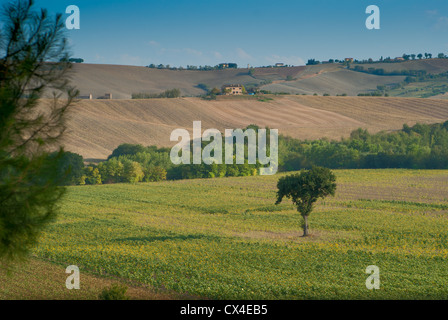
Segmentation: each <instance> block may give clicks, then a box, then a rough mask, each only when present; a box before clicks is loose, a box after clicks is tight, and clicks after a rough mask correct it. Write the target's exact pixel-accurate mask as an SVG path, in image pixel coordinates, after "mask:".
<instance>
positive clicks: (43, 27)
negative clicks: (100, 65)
mask: <svg viewBox="0 0 448 320" xmlns="http://www.w3.org/2000/svg"><path fill="white" fill-rule="evenodd" d="M33 5H34V4H33V1H32V0H28V1H20V0H19V1H13V2H9V3H8V4H6V5H4V6H3V8H2V16H1V18H2V21H1V22H2V24H1V25H2V27H1V30H0V259H1V261H5V262H7V261H10V260H12V259H15V258H23V257H26V255H27V253H28V252H29V249H30V248H31V247H32V246H33V245H35V244H36V242H37V240H38V236H39V234H40V232H41V230H42V228H43V227H44V226H45V225H46V224H47V223H48V222H49V221H51V220H52V219H53V218H54V217H55V213H56V204H57V201H58V200H59V199H60V198H61V196H62V195H63V193H64V189H63V188H61V187H58V184H59V183H60V181H59V180H60V179H61V178H62V177H61V176H60V174H58V170H55V168H56V166H57V163H58V161H60V159H61V157H62V154H63V152H62V150H61V151H60V152H59V153H58V154H53V155H52V156H49V155H48V151H49V150H50V148H52V147H53V148H54V146H55V143H56V142H57V141H58V139H59V138H60V136H61V135H62V133H63V132H64V128H65V127H64V115H65V114H66V111H67V108H68V107H69V106H70V104H71V103H72V100H73V99H74V97H75V96H76V95H77V92H76V91H75V90H74V89H73V88H71V87H70V86H69V83H68V72H69V69H70V65H71V64H70V63H69V62H68V54H67V49H66V39H65V37H64V34H63V32H64V24H63V21H62V18H61V15H57V16H56V17H49V16H48V14H47V11H46V10H41V11H40V12H37V11H35V10H34V9H33ZM50 94H52V99H48V101H45V102H42V100H41V98H42V97H43V96H44V95H46V96H50ZM61 97H63V99H59V98H61Z"/></svg>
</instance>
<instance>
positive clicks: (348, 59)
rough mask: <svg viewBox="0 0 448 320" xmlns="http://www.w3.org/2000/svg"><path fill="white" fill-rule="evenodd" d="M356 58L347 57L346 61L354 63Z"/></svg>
mask: <svg viewBox="0 0 448 320" xmlns="http://www.w3.org/2000/svg"><path fill="white" fill-rule="evenodd" d="M353 61H354V59H353V58H345V62H350V63H353Z"/></svg>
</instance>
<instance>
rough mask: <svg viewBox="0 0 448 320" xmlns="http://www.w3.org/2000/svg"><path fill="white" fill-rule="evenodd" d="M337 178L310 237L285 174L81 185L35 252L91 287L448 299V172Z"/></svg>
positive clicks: (233, 295)
mask: <svg viewBox="0 0 448 320" xmlns="http://www.w3.org/2000/svg"><path fill="white" fill-rule="evenodd" d="M334 172H335V174H336V176H337V183H338V189H337V192H336V196H335V197H334V198H326V199H325V200H320V202H318V205H317V206H316V208H315V211H314V212H313V213H312V214H311V216H310V228H311V233H312V236H311V237H307V238H303V237H301V235H302V230H301V221H302V220H301V217H300V215H299V214H298V213H297V212H296V211H295V209H294V207H293V206H292V203H290V202H288V201H284V202H283V203H282V204H281V205H279V206H275V205H274V202H275V192H276V183H277V180H278V179H279V177H280V175H276V176H257V177H241V178H222V179H207V180H188V181H176V182H161V183H147V184H136V185H131V184H115V185H99V186H78V187H70V188H69V190H68V193H67V195H66V197H65V199H64V201H63V202H62V204H61V214H60V216H59V218H58V220H57V221H56V222H55V223H53V224H52V225H51V226H50V227H49V228H47V230H46V232H45V233H44V235H43V237H42V238H41V241H40V245H39V246H38V247H37V248H35V250H34V255H35V256H37V257H38V259H40V260H50V261H52V262H54V263H56V264H58V265H60V266H64V267H65V266H68V265H78V266H79V268H80V271H81V287H82V285H83V282H82V281H83V278H82V277H83V276H82V275H83V273H85V274H88V275H94V276H96V277H101V276H105V275H107V276H115V277H119V278H120V279H125V280H127V281H129V282H132V283H134V284H135V283H138V284H142V285H145V286H148V287H151V288H153V289H154V290H155V291H157V290H165V291H164V292H166V291H168V292H174V293H176V294H179V295H191V296H194V297H200V298H210V299H392V298H394V299H430V298H432V299H447V298H448V171H436V170H427V171H420V170H335V171H334ZM369 265H376V266H378V267H379V269H380V281H381V287H380V289H379V290H368V289H367V288H366V285H365V283H366V279H367V277H368V276H369V275H368V274H366V267H367V266H369ZM30 278H32V277H30ZM29 281H32V280H29ZM25 288H26V286H25ZM25 290H26V289H24V291H25ZM81 291H82V289H81ZM0 293H1V292H0ZM16 295H17V293H16ZM3 297H4V298H8V295H7V294H6V295H5V294H4V295H3ZM87 297H89V298H91V297H92V296H91V295H90V296H86V298H87ZM78 298H79V294H78Z"/></svg>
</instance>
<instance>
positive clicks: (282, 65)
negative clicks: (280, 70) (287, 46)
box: [275, 62, 285, 67]
mask: <svg viewBox="0 0 448 320" xmlns="http://www.w3.org/2000/svg"><path fill="white" fill-rule="evenodd" d="M275 66H276V67H284V66H285V64H284V63H281V62H279V63H276V64H275Z"/></svg>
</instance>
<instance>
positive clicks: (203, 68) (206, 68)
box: [146, 63, 238, 71]
mask: <svg viewBox="0 0 448 320" xmlns="http://www.w3.org/2000/svg"><path fill="white" fill-rule="evenodd" d="M227 65H228V66H227V67H226V68H228V69H237V68H238V65H237V64H236V63H228V64H227ZM146 67H147V68H150V69H159V70H195V71H211V70H221V69H223V66H222V65H216V66H214V67H213V66H208V65H205V66H191V65H187V66H186V67H185V68H184V67H182V66H180V67H173V66H170V65H169V64H167V65H163V64H158V65H155V64H154V63H151V64H150V65H148V66H146Z"/></svg>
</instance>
